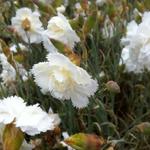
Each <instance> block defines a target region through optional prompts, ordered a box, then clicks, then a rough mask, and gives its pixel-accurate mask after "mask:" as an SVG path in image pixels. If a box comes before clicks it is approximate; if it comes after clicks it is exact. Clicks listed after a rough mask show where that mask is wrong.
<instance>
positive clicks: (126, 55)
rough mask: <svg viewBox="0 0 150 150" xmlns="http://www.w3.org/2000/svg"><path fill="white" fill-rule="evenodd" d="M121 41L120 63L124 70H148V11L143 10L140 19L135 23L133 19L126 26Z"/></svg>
mask: <svg viewBox="0 0 150 150" xmlns="http://www.w3.org/2000/svg"><path fill="white" fill-rule="evenodd" d="M121 43H122V44H123V45H124V46H125V47H124V48H123V50H122V54H121V60H120V64H125V68H126V71H128V72H131V71H133V72H135V73H140V72H142V71H143V70H144V69H148V70H150V12H145V13H144V14H143V16H142V21H141V23H140V24H137V23H136V22H135V21H134V20H133V21H131V22H130V23H129V24H128V26H127V33H126V36H125V37H123V38H122V40H121Z"/></svg>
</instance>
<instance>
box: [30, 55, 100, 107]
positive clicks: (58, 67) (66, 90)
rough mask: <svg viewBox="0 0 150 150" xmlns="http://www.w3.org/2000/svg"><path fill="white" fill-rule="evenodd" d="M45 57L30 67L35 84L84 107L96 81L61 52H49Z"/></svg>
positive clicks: (76, 105) (96, 86) (55, 95)
mask: <svg viewBox="0 0 150 150" xmlns="http://www.w3.org/2000/svg"><path fill="white" fill-rule="evenodd" d="M47 58H48V61H47V62H41V63H38V64H35V65H34V66H33V68H32V73H33V75H34V77H35V82H36V83H37V85H38V86H39V87H41V90H42V91H44V92H50V93H51V95H52V96H53V97H55V98H57V99H60V100H61V99H62V100H65V99H66V100H69V99H71V101H72V103H73V105H74V106H75V107H78V108H83V107H86V106H87V105H88V103H89V100H88V97H90V96H92V95H93V94H94V93H95V92H96V90H97V88H98V84H97V81H96V80H93V79H92V78H91V76H90V75H89V74H88V73H87V72H86V71H85V70H84V69H82V68H80V67H78V66H76V65H74V64H73V63H72V62H71V61H70V60H69V59H68V58H67V57H65V56H64V55H62V54H59V53H56V54H55V53H51V54H49V55H48V57H47Z"/></svg>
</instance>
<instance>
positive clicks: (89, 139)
mask: <svg viewBox="0 0 150 150" xmlns="http://www.w3.org/2000/svg"><path fill="white" fill-rule="evenodd" d="M64 142H65V143H66V144H68V145H69V146H71V147H72V148H74V149H76V150H81V149H84V150H100V148H101V147H102V145H103V144H104V143H105V141H104V139H103V138H102V137H98V136H96V135H94V134H84V133H78V134H75V135H72V136H71V137H69V138H67V139H66V140H65V141H64Z"/></svg>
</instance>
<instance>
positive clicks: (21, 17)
mask: <svg viewBox="0 0 150 150" xmlns="http://www.w3.org/2000/svg"><path fill="white" fill-rule="evenodd" d="M39 17H40V14H39V12H37V11H34V12H32V11H31V9H29V8H26V7H24V8H20V9H18V10H17V12H16V16H15V17H13V18H12V19H11V22H12V27H14V28H15V30H16V31H17V33H18V35H20V36H21V37H22V39H23V40H24V41H25V42H29V41H30V43H39V42H41V41H42V38H41V33H42V32H43V30H44V29H43V27H42V23H41V21H40V19H39Z"/></svg>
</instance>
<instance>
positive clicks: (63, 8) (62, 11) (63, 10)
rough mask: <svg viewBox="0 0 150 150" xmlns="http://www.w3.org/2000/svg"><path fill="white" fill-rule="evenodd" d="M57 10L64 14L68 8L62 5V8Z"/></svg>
mask: <svg viewBox="0 0 150 150" xmlns="http://www.w3.org/2000/svg"><path fill="white" fill-rule="evenodd" d="M56 10H57V12H58V13H64V12H65V10H66V8H65V6H64V5H61V6H59V7H57V8H56Z"/></svg>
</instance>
